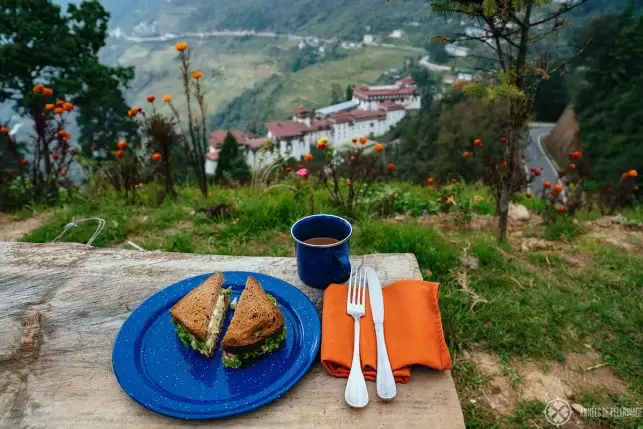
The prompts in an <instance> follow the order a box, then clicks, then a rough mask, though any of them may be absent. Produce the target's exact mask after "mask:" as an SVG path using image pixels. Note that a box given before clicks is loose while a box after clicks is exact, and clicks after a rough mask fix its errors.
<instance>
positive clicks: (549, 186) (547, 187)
mask: <svg viewBox="0 0 643 429" xmlns="http://www.w3.org/2000/svg"><path fill="white" fill-rule="evenodd" d="M543 186H544V187H545V189H549V188H551V182H550V181H549V180H548V181H546V182H545V184H544V185H543Z"/></svg>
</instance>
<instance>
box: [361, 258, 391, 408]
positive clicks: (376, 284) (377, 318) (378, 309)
mask: <svg viewBox="0 0 643 429" xmlns="http://www.w3.org/2000/svg"><path fill="white" fill-rule="evenodd" d="M366 279H367V280H368V296H369V300H370V302H371V313H372V314H373V324H374V325H375V337H376V338H377V378H376V381H377V396H379V397H380V398H382V399H385V400H390V399H393V398H394V397H395V394H396V387H395V378H393V371H392V370H391V362H390V361H389V359H388V352H387V351H386V341H385V340H384V297H383V296H382V285H381V284H380V280H379V279H378V278H377V274H376V273H375V270H374V269H373V268H371V267H366Z"/></svg>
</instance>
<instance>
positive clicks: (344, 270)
mask: <svg viewBox="0 0 643 429" xmlns="http://www.w3.org/2000/svg"><path fill="white" fill-rule="evenodd" d="M333 256H334V257H335V260H336V261H337V263H338V264H339V274H338V275H337V276H336V277H335V279H333V283H343V282H345V281H346V280H348V278H349V277H350V275H351V263H350V261H349V259H348V256H347V255H346V254H345V253H344V252H341V251H337V252H335V253H333Z"/></svg>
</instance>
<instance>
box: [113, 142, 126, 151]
mask: <svg viewBox="0 0 643 429" xmlns="http://www.w3.org/2000/svg"><path fill="white" fill-rule="evenodd" d="M116 147H117V148H119V149H120V150H125V149H127V142H126V141H125V140H121V141H119V142H118V143H117V144H116Z"/></svg>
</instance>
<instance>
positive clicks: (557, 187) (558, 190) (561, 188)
mask: <svg viewBox="0 0 643 429" xmlns="http://www.w3.org/2000/svg"><path fill="white" fill-rule="evenodd" d="M554 190H555V191H556V192H562V191H563V185H561V184H560V183H559V184H557V185H556V186H554Z"/></svg>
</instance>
